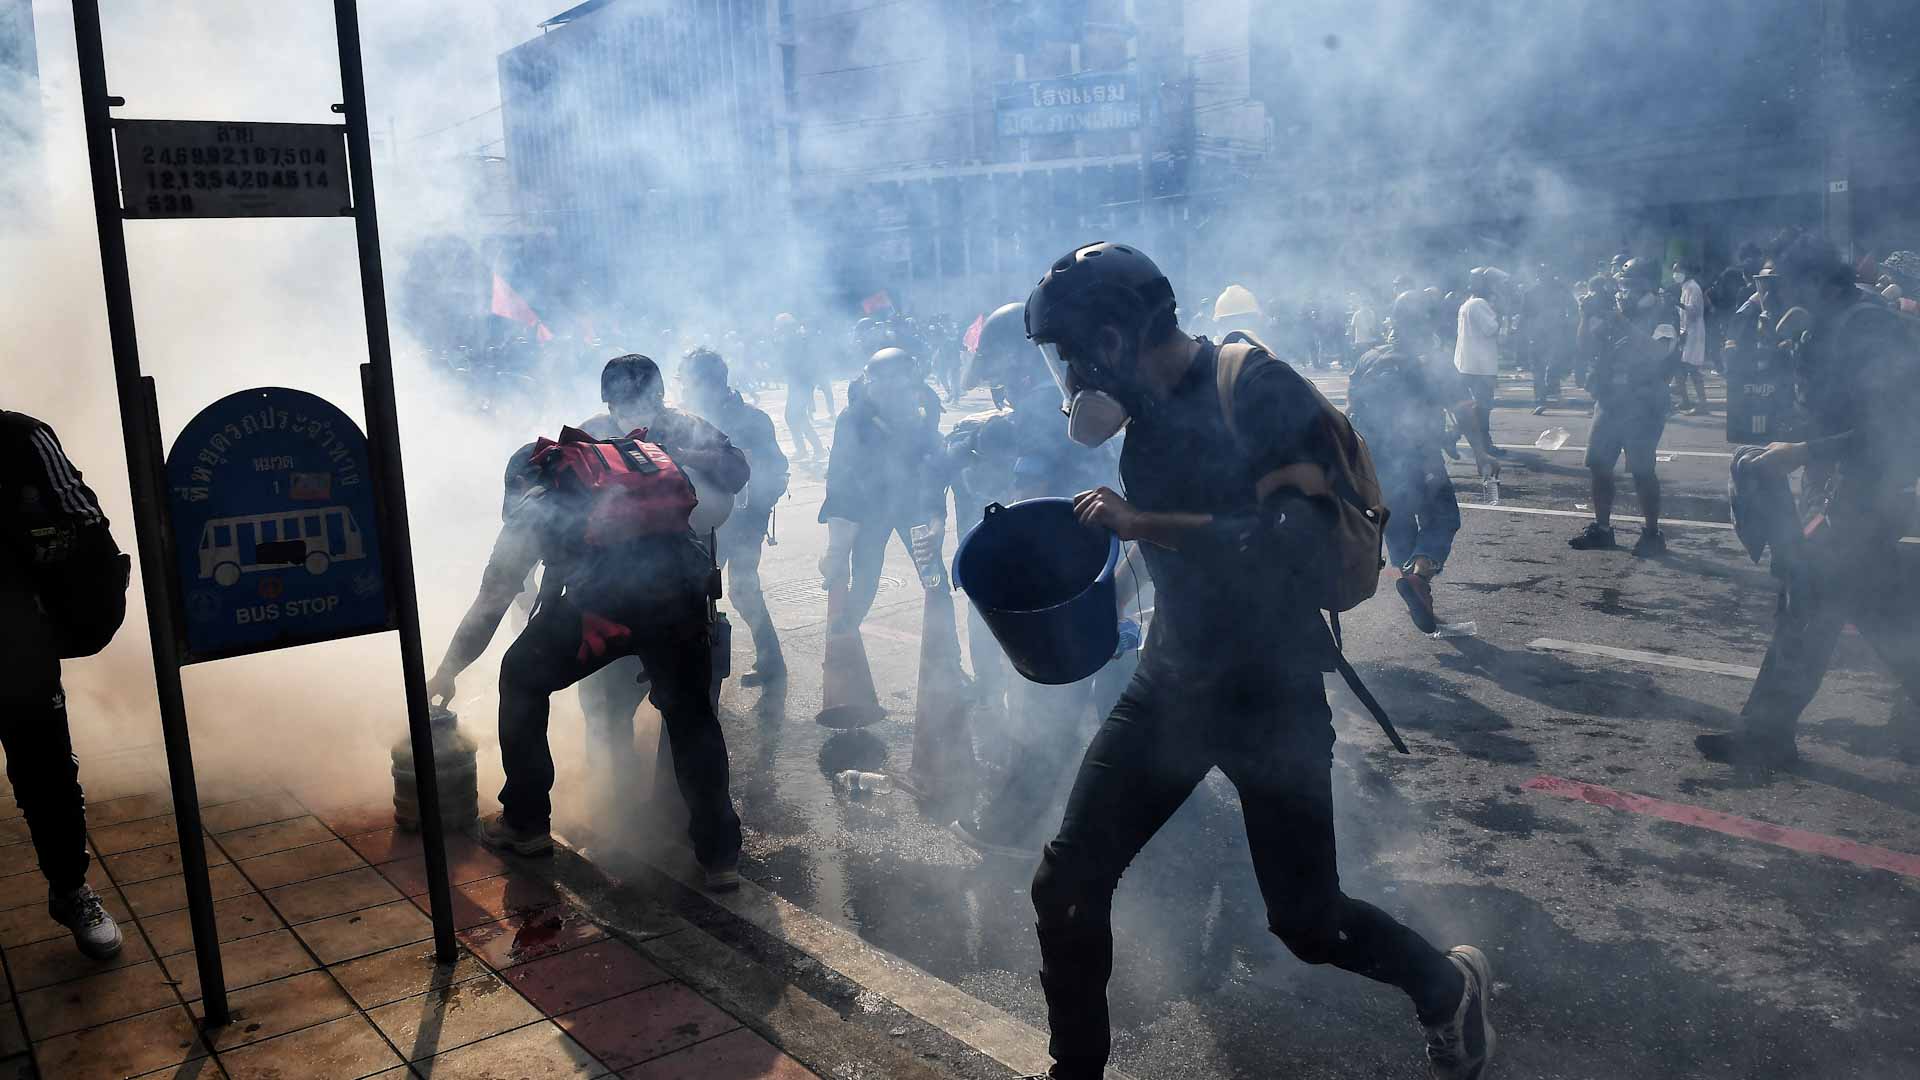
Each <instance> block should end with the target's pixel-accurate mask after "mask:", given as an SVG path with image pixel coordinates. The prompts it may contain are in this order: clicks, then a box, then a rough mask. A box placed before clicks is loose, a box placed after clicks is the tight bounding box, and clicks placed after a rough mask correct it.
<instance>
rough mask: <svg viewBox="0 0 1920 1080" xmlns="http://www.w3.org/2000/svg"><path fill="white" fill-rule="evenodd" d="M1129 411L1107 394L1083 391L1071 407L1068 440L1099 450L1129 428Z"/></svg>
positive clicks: (1071, 402) (1069, 408)
mask: <svg viewBox="0 0 1920 1080" xmlns="http://www.w3.org/2000/svg"><path fill="white" fill-rule="evenodd" d="M1127 419H1128V417H1127V407H1126V406H1124V405H1122V404H1120V402H1119V401H1118V400H1117V399H1115V398H1114V396H1113V395H1111V394H1109V393H1107V392H1106V391H1104V390H1079V391H1076V392H1075V393H1074V395H1073V400H1072V401H1069V402H1068V403H1067V438H1069V439H1072V440H1073V441H1074V442H1077V443H1079V444H1080V445H1081V446H1099V445H1100V444H1101V443H1104V442H1106V441H1107V440H1108V439H1111V438H1113V437H1114V436H1115V435H1118V434H1120V429H1121V428H1123V427H1126V426H1127Z"/></svg>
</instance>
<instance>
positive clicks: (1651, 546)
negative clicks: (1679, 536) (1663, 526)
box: [1633, 529, 1667, 559]
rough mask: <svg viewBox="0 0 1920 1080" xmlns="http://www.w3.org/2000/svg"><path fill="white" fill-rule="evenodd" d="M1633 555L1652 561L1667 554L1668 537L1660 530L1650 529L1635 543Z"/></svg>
mask: <svg viewBox="0 0 1920 1080" xmlns="http://www.w3.org/2000/svg"><path fill="white" fill-rule="evenodd" d="M1633 553H1634V554H1635V555H1636V556H1639V557H1640V558H1642V559H1651V558H1653V557H1654V556H1656V555H1665V554H1666V553H1667V537H1666V535H1665V534H1664V533H1662V532H1661V531H1660V530H1659V529H1648V530H1647V531H1645V532H1643V533H1641V534H1640V539H1638V540H1636V541H1634V544H1633Z"/></svg>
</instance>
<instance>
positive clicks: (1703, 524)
mask: <svg viewBox="0 0 1920 1080" xmlns="http://www.w3.org/2000/svg"><path fill="white" fill-rule="evenodd" d="M1460 509H1462V510H1498V511H1500V512H1501V513H1505V514H1543V515H1545V516H1547V517H1569V518H1588V519H1591V518H1592V517H1593V514H1592V513H1590V512H1588V511H1586V510H1550V509H1548V508H1546V507H1544V506H1507V505H1505V504H1504V503H1503V504H1501V505H1499V506H1489V505H1488V504H1486V503H1467V502H1463V503H1461V504H1460ZM1613 520H1615V521H1630V522H1634V523H1635V524H1642V525H1644V524H1646V520H1647V519H1645V518H1639V517H1634V516H1633V515H1631V514H1615V515H1613ZM1660 524H1661V525H1662V526H1667V525H1687V526H1692V527H1694V528H1699V529H1731V528H1733V526H1732V525H1731V524H1730V523H1728V522H1725V521H1690V520H1688V519H1686V518H1661V519H1660Z"/></svg>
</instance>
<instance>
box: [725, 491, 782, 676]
mask: <svg viewBox="0 0 1920 1080" xmlns="http://www.w3.org/2000/svg"><path fill="white" fill-rule="evenodd" d="M770 516H771V511H768V510H764V509H761V510H756V509H751V508H749V509H746V510H735V511H734V512H733V516H731V517H729V518H727V521H726V524H724V525H722V526H720V529H719V534H718V537H717V539H718V543H717V545H716V546H717V547H718V551H717V552H716V554H717V555H718V556H719V559H720V565H721V566H722V567H724V568H725V569H726V571H727V599H728V600H729V601H731V602H732V603H733V609H734V610H735V611H738V612H739V613H740V618H741V620H742V621H744V622H745V623H746V624H747V631H748V632H749V633H751V634H752V635H753V658H754V666H755V667H757V668H777V667H781V666H784V664H785V661H784V660H783V659H782V658H781V655H780V636H779V635H778V634H776V633H774V629H773V616H772V615H771V614H770V613H769V612H768V611H767V598H766V597H765V596H764V595H762V594H761V592H760V555H761V553H762V552H763V551H764V550H765V546H766V541H767V519H768V518H769V517H770Z"/></svg>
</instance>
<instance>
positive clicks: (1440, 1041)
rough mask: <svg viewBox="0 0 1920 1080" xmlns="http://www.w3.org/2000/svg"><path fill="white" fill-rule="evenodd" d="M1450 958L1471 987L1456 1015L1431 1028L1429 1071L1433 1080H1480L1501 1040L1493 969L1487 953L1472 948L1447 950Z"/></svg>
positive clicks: (1428, 1036) (1428, 1046) (1428, 1051)
mask: <svg viewBox="0 0 1920 1080" xmlns="http://www.w3.org/2000/svg"><path fill="white" fill-rule="evenodd" d="M1447 959H1448V960H1451V961H1453V966H1454V967H1457V968H1459V969H1460V974H1461V975H1462V976H1463V977H1465V979H1466V983H1467V988H1466V990H1464V991H1463V992H1461V994H1460V1004H1459V1005H1458V1006H1456V1007H1455V1008H1454V1010H1453V1015H1452V1016H1449V1017H1447V1018H1446V1019H1445V1020H1443V1021H1441V1022H1440V1023H1438V1024H1432V1025H1429V1026H1428V1028H1427V1068H1428V1069H1429V1070H1430V1071H1431V1073H1432V1075H1433V1080H1480V1078H1481V1077H1483V1076H1485V1075H1487V1064H1488V1063H1489V1062H1491V1061H1492V1060H1493V1050H1494V1047H1495V1046H1496V1045H1498V1043H1499V1040H1498V1039H1497V1038H1495V1037H1494V1034H1493V1017H1492V1015H1491V1014H1490V1011H1489V1009H1488V1002H1489V1001H1490V999H1491V998H1492V997H1493V969H1492V968H1491V967H1489V966H1488V965H1487V957H1486V954H1484V953H1482V952H1481V951H1480V950H1479V949H1476V948H1474V947H1473V946H1471V945H1456V946H1454V947H1453V948H1451V949H1448V950H1447Z"/></svg>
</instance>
